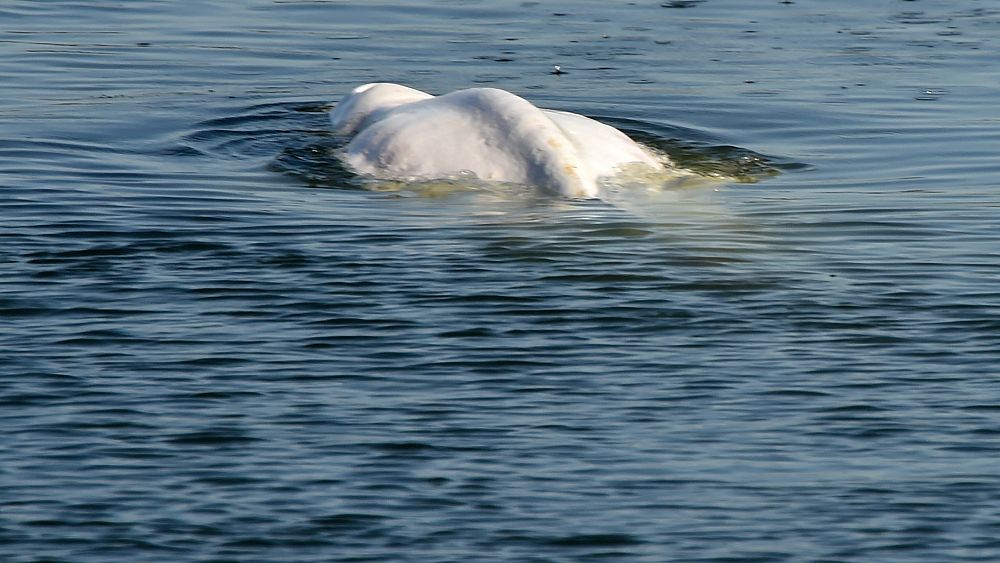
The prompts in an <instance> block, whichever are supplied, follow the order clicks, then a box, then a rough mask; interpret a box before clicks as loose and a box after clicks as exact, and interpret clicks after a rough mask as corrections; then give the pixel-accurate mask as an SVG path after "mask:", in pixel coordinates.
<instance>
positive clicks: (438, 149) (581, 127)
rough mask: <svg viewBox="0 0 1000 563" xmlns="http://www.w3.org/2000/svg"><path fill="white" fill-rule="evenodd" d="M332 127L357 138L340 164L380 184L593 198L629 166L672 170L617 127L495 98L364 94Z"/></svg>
mask: <svg viewBox="0 0 1000 563" xmlns="http://www.w3.org/2000/svg"><path fill="white" fill-rule="evenodd" d="M330 120H331V122H332V124H333V129H334V132H335V133H337V134H339V135H350V136H352V137H353V138H352V139H351V140H350V142H349V143H348V144H347V146H346V148H345V150H344V151H343V152H342V154H341V156H342V158H343V159H344V160H345V161H346V163H347V164H348V165H349V166H350V167H351V168H353V169H354V170H356V171H357V172H359V173H361V174H367V175H370V176H373V177H375V178H379V179H399V180H431V179H441V178H449V177H455V176H458V175H460V174H468V173H472V174H475V175H476V176H477V177H478V178H480V179H482V180H487V181H497V182H513V183H518V184H528V185H534V186H538V187H540V188H542V189H546V190H549V191H552V192H555V193H558V194H561V195H565V196H568V197H582V198H593V197H597V196H598V181H599V179H601V178H604V177H610V176H613V175H615V174H616V173H617V172H619V171H620V170H621V168H622V167H623V166H624V165H629V164H633V163H639V164H641V165H645V166H648V167H650V168H651V169H654V170H662V169H663V168H664V163H663V160H664V159H663V158H658V157H656V156H654V155H653V154H651V153H650V152H649V151H647V150H646V149H644V148H643V147H642V146H640V145H639V144H638V143H636V142H635V141H633V140H632V139H630V138H628V136H626V135H625V134H624V133H622V132H621V131H619V130H617V129H615V128H614V127H610V126H608V125H604V124H603V123H599V122H597V121H594V120H593V119H590V118H587V117H584V116H582V115H577V114H574V113H567V112H562V111H553V110H546V109H539V108H537V107H535V106H534V105H532V104H531V103H530V102H528V101H527V100H525V99H524V98H521V97H519V96H516V95H514V94H511V93H510V92H507V91H504V90H499V89H496V88H471V89H468V90H459V91H456V92H452V93H450V94H445V95H442V96H432V95H430V94H427V93H425V92H421V91H419V90H415V89H413V88H408V87H406V86H401V85H399V84H387V83H374V84H365V85H363V86H359V87H357V88H355V89H354V90H353V91H352V92H351V93H350V94H348V95H347V96H346V97H345V98H344V99H343V100H342V101H341V102H340V103H339V104H338V105H337V107H335V108H334V109H333V111H332V112H331V113H330Z"/></svg>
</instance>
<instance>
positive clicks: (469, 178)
mask: <svg viewBox="0 0 1000 563" xmlns="http://www.w3.org/2000/svg"><path fill="white" fill-rule="evenodd" d="M329 110H330V105H329V104H328V103H325V102H286V103H272V104H262V105H258V106H252V107H249V108H246V109H244V110H241V111H238V112H234V115H231V116H225V117H221V118H217V119H212V120H208V121H205V122H202V123H200V124H198V126H196V127H195V129H194V130H193V131H191V132H189V133H188V134H187V135H185V136H184V137H183V138H182V139H181V140H180V141H181V145H182V147H180V149H183V150H184V151H185V152H187V153H190V154H192V155H216V156H219V155H221V156H226V157H228V158H235V159H239V160H244V161H248V162H250V163H255V164H254V165H260V166H266V167H268V168H270V169H271V170H273V171H275V172H279V173H281V174H285V175H288V176H291V177H293V178H296V179H297V180H298V181H300V182H302V183H305V184H306V185H308V186H310V187H315V188H324V189H350V190H366V191H373V192H380V193H386V194H391V195H393V196H398V197H444V196H448V197H454V196H456V195H458V194H469V195H477V194H478V195H480V196H484V197H488V198H491V199H493V198H495V199H503V200H508V201H513V200H521V201H529V200H535V199H539V198H541V199H546V198H548V199H551V198H552V196H551V195H546V194H545V193H544V192H540V191H539V190H538V189H537V188H534V187H532V186H530V185H525V184H519V183H512V182H495V181H484V180H482V179H480V178H478V177H476V176H474V175H472V174H455V175H453V176H451V177H448V178H440V179H433V180H422V181H404V180H398V179H396V180H393V179H388V180H387V179H377V178H374V177H371V176H369V175H362V174H358V173H356V172H355V171H353V170H352V169H351V168H350V167H349V166H347V165H345V163H344V162H343V161H342V159H340V158H338V157H337V156H336V155H338V154H342V153H343V151H344V150H345V147H346V145H347V143H348V141H349V139H348V138H345V137H344V136H340V135H336V134H334V133H333V132H332V131H331V130H330V126H329V120H328V112H329ZM594 119H596V120H598V121H600V122H602V123H605V124H607V125H609V126H610V127H613V128H615V129H617V130H619V131H621V132H623V133H624V134H625V135H627V136H628V137H630V138H631V139H633V140H634V141H636V142H637V143H638V144H639V145H641V146H642V147H643V148H644V149H645V150H646V151H648V152H650V153H652V154H653V156H654V157H655V158H658V159H662V161H663V162H665V163H666V162H669V163H670V167H669V168H668V167H664V169H663V170H656V169H650V168H649V167H646V166H631V165H628V164H626V165H624V166H622V167H620V170H619V172H618V173H617V174H615V175H613V176H609V177H604V178H601V179H600V180H599V181H598V183H597V186H598V187H597V189H598V191H599V197H600V199H601V200H603V201H605V202H607V203H609V204H612V205H615V206H617V207H622V208H633V209H634V208H641V207H642V206H644V205H647V204H649V205H654V206H655V204H659V203H662V204H669V203H670V202H671V201H674V200H677V199H680V198H684V197H686V196H687V195H690V194H691V193H692V190H695V191H697V190H705V189H712V188H714V187H718V186H720V185H722V184H732V183H754V182H758V181H760V180H762V179H765V178H768V177H771V176H775V175H777V174H779V173H781V172H782V171H786V170H793V169H798V168H801V167H803V165H801V164H798V163H795V162H790V161H786V160H782V159H780V158H774V157H770V156H765V155H762V154H759V153H755V152H753V151H751V150H748V149H744V148H741V147H736V146H732V145H728V144H724V143H720V142H718V140H717V139H715V138H713V137H711V136H710V135H708V134H706V133H704V132H701V131H698V130H695V129H689V128H681V127H675V126H670V125H664V124H660V123H651V122H647V121H641V120H634V119H621V118H615V117H607V116H596V117H595V118H594Z"/></svg>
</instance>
